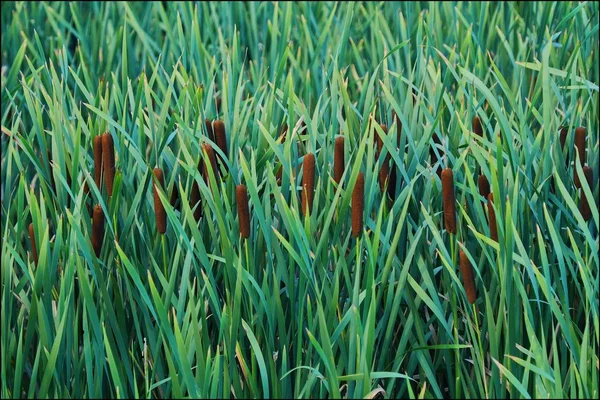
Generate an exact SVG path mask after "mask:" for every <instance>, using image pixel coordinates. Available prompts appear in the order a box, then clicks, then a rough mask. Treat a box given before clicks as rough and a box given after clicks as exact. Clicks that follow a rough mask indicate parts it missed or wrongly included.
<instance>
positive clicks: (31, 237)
mask: <svg viewBox="0 0 600 400" xmlns="http://www.w3.org/2000/svg"><path fill="white" fill-rule="evenodd" d="M29 241H30V242H31V254H32V256H33V263H34V265H36V266H37V264H38V252H37V245H36V242H35V232H34V229H33V222H32V223H30V224H29Z"/></svg>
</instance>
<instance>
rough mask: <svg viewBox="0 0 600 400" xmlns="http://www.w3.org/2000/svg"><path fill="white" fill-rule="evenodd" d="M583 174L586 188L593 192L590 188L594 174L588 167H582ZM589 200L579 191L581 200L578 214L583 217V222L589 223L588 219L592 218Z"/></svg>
mask: <svg viewBox="0 0 600 400" xmlns="http://www.w3.org/2000/svg"><path fill="white" fill-rule="evenodd" d="M583 174H584V175H585V180H586V181H587V183H588V186H589V187H590V191H592V190H593V187H592V180H593V175H594V172H593V171H592V168H590V167H589V166H587V165H586V166H585V167H583ZM589 200H590V199H588V198H587V196H586V195H585V192H584V191H583V190H582V191H581V198H580V199H579V212H580V213H581V216H582V217H583V219H584V220H585V221H589V220H590V218H592V209H591V208H590V201H589ZM592 203H593V201H592Z"/></svg>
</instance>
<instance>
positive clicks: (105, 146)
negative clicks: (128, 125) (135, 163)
mask: <svg viewBox="0 0 600 400" xmlns="http://www.w3.org/2000/svg"><path fill="white" fill-rule="evenodd" d="M102 163H103V164H104V165H103V167H104V179H105V181H106V190H107V191H108V195H109V196H112V193H113V182H114V179H115V144H114V142H113V137H112V136H111V134H110V133H108V132H106V133H104V134H103V135H102Z"/></svg>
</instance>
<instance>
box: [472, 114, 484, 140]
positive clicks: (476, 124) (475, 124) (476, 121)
mask: <svg viewBox="0 0 600 400" xmlns="http://www.w3.org/2000/svg"><path fill="white" fill-rule="evenodd" d="M471 125H472V126H473V132H475V133H476V134H477V135H479V136H481V137H483V127H482V126H481V121H480V120H479V117H478V116H475V117H473V121H472V122H471Z"/></svg>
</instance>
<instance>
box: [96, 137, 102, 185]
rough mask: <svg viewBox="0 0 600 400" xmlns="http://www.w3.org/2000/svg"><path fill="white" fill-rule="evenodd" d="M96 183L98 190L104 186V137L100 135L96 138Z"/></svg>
mask: <svg viewBox="0 0 600 400" xmlns="http://www.w3.org/2000/svg"><path fill="white" fill-rule="evenodd" d="M94 182H96V187H97V188H98V190H102V189H101V186H100V185H101V184H102V136H101V135H98V136H96V137H95V138H94Z"/></svg>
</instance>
